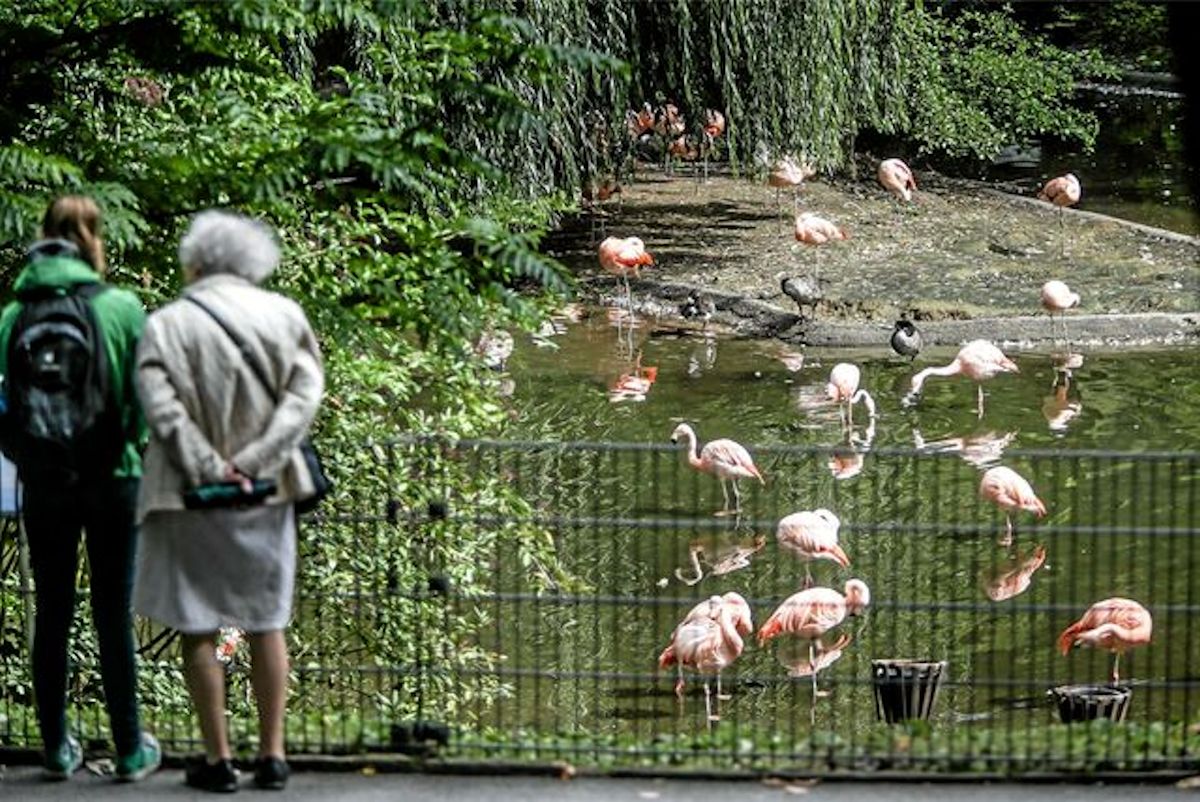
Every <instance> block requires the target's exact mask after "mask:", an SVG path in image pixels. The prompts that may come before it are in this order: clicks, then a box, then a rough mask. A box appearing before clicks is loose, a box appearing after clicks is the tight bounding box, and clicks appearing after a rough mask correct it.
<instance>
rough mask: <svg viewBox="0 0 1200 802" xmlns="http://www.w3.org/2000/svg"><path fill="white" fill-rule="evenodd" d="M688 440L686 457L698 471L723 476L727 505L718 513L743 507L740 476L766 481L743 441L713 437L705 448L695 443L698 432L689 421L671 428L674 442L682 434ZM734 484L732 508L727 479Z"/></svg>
mask: <svg viewBox="0 0 1200 802" xmlns="http://www.w3.org/2000/svg"><path fill="white" fill-rule="evenodd" d="M681 437H682V438H683V439H684V440H685V441H686V442H687V460H688V464H689V465H691V466H692V467H693V468H695V469H696V470H698V471H703V472H705V473H711V474H712V475H713V476H715V477H717V478H718V479H720V480H721V493H722V494H723V495H724V496H725V507H724V508H723V509H722V510H721V511H720V512H718V513H717V515H729V514H731V513H739V512H741V511H742V494H741V493H740V492H738V486H737V483H738V479H757V480H758V481H759V482H761V483H762V484H764V485H765V484H766V480H764V479H763V477H762V474H761V473H759V472H758V468H756V467H755V465H754V459H753V458H751V456H750V452H749V451H747V450H746V449H745V448H744V447H743V446H742V445H741V444H740V443H735V442H734V441H733V440H727V439H724V438H722V439H720V440H710V441H709V442H707V443H705V444H704V448H703V449H702V450H698V449H697V447H696V432H695V431H693V430H692V427H691V426H688V425H687V424H686V423H681V424H679V425H678V426H676V427H675V431H673V432H671V442H672V443H678V442H679V439H680V438H681ZM726 482H729V483H730V484H732V485H733V499H734V504H736V505H737V506H736V507H735V508H734V509H732V510H731V509H729V491H728V490H727V489H726V487H725V483H726Z"/></svg>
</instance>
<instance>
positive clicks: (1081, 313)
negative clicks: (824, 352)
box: [551, 167, 1200, 349]
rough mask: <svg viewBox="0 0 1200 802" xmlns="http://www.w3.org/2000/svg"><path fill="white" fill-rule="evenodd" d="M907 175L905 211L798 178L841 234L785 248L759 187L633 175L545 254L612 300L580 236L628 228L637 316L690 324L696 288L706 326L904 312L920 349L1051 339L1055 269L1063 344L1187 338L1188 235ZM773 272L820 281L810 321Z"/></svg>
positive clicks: (850, 335)
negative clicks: (646, 262)
mask: <svg viewBox="0 0 1200 802" xmlns="http://www.w3.org/2000/svg"><path fill="white" fill-rule="evenodd" d="M683 169H684V170H686V169H688V167H684V168H683ZM918 183H919V190H918V196H917V198H918V200H917V202H916V203H915V204H911V205H907V206H901V205H899V204H898V203H896V202H895V201H893V200H892V199H891V196H890V195H887V194H886V193H885V192H884V191H883V190H882V189H881V188H880V187H878V185H876V184H875V183H874V181H873V180H871V181H867V180H865V178H864V179H862V180H852V179H823V180H819V181H813V182H810V183H808V184H806V185H805V186H804V187H803V189H802V190H801V192H800V205H799V208H800V209H801V210H807V211H814V212H817V213H819V214H822V215H824V216H827V217H829V218H830V219H832V220H834V221H835V222H837V223H838V224H839V225H843V226H845V227H846V228H847V229H849V231H850V233H851V238H850V240H848V241H846V242H841V243H834V244H831V245H827V246H821V247H817V248H814V247H807V246H802V245H798V244H796V243H795V242H794V239H793V238H792V236H791V230H790V224H789V222H788V218H789V216H790V209H789V208H788V207H790V206H791V204H790V203H789V202H787V201H786V200H785V201H784V202H783V204H782V206H781V207H777V206H776V205H775V196H774V191H773V190H770V189H768V188H767V187H766V186H764V185H763V184H762V183H759V182H754V181H752V180H750V179H746V178H734V177H731V176H716V177H713V178H711V179H710V180H709V181H708V182H707V183H703V184H701V183H700V182H698V181H696V180H695V179H694V178H693V177H692V176H691V175H690V174H687V173H680V174H677V175H675V176H673V177H667V176H664V175H662V173H661V172H657V173H649V174H647V173H644V172H643V173H641V174H640V175H639V180H638V181H637V182H636V183H634V184H632V185H630V186H627V187H626V189H625V191H624V192H623V193H622V195H623V196H624V197H623V198H621V200H620V202H619V204H618V203H611V202H610V203H608V204H605V205H604V206H603V207H602V208H600V209H598V210H597V213H596V216H595V219H594V220H593V219H592V218H591V217H590V216H589V215H587V214H586V213H585V214H584V215H582V216H581V217H580V218H579V219H578V220H577V221H574V224H573V225H569V226H566V227H564V229H563V230H562V231H560V232H559V233H558V235H557V236H556V237H555V241H554V242H553V243H552V247H551V250H552V252H553V253H554V254H555V255H556V256H557V257H558V258H560V259H561V260H562V261H563V262H564V263H566V264H567V265H568V266H570V267H571V268H572V269H573V270H574V271H575V272H576V274H577V276H578V279H579V288H580V292H581V295H582V296H583V299H584V300H587V301H591V302H595V303H600V304H605V305H613V304H615V303H617V302H618V294H617V293H616V283H615V281H614V279H613V278H612V277H611V276H608V275H607V274H603V273H601V272H600V271H599V269H598V266H597V264H596V261H595V250H594V249H595V245H594V244H593V242H592V240H593V239H596V240H598V239H599V238H600V237H602V236H605V235H613V236H639V237H641V238H642V239H643V240H644V241H645V242H646V247H647V249H648V250H649V251H650V252H651V253H653V254H654V255H655V258H656V260H657V264H656V265H655V266H654V267H653V268H650V269H648V270H646V271H645V272H644V273H643V275H642V279H641V280H638V281H634V282H632V286H633V292H634V305H635V309H636V310H637V311H638V313H639V314H641V315H644V316H648V317H651V318H655V319H658V320H659V321H660V323H661V324H664V325H671V326H677V327H682V328H692V327H698V326H699V323H698V321H695V320H686V319H684V318H683V316H682V314H681V307H683V306H684V302H685V301H686V300H687V298H688V297H689V296H693V297H704V298H707V299H710V300H711V301H712V305H713V307H715V312H714V313H713V315H712V318H711V321H710V322H709V324H708V325H709V326H710V327H717V328H719V329H720V330H723V331H726V332H728V333H731V334H733V335H735V336H744V337H755V338H778V339H780V340H782V341H786V342H789V343H793V344H803V345H814V346H829V347H842V346H844V347H861V346H868V345H877V344H879V343H881V342H883V343H886V341H887V337H888V334H889V333H890V331H891V326H892V322H893V321H894V320H895V319H896V318H897V317H899V316H900V314H902V313H903V314H905V315H907V316H908V317H910V318H911V319H913V320H915V321H916V322H917V325H918V326H919V327H920V329H921V332H922V335H923V337H924V339H925V343H926V345H928V346H938V345H956V344H959V343H962V342H965V341H967V340H971V339H976V338H980V337H983V338H987V339H992V340H995V341H996V342H997V343H998V344H1003V345H1004V346H1005V347H1009V348H1016V349H1024V348H1038V347H1043V346H1045V345H1047V344H1049V343H1053V335H1052V332H1051V327H1050V322H1049V318H1048V317H1047V315H1046V314H1045V313H1044V312H1043V311H1042V310H1041V307H1040V305H1039V300H1038V299H1039V292H1040V287H1041V284H1042V282H1044V281H1045V280H1047V279H1050V278H1060V279H1063V280H1066V281H1067V282H1068V283H1069V284H1071V286H1072V288H1074V289H1076V290H1077V291H1078V292H1079V293H1080V294H1081V295H1082V296H1083V302H1082V304H1081V307H1080V308H1079V309H1077V310H1072V312H1071V313H1070V314H1068V315H1067V318H1068V327H1069V328H1068V331H1069V334H1070V338H1071V341H1072V344H1073V345H1079V346H1083V347H1088V348H1133V347H1146V346H1158V345H1161V346H1175V347H1181V346H1191V345H1200V238H1197V237H1189V236H1187V235H1183V234H1178V233H1176V232H1172V231H1165V230H1161V229H1155V228H1151V227H1149V226H1145V225H1142V224H1139V223H1133V222H1129V221H1125V220H1119V219H1116V218H1112V217H1108V216H1106V215H1101V214H1097V213H1095V212H1090V211H1088V210H1087V209H1086V200H1085V202H1084V203H1083V204H1081V205H1082V206H1084V207H1085V208H1083V209H1081V210H1067V211H1066V212H1065V214H1064V215H1063V219H1062V222H1061V224H1060V222H1059V220H1058V217H1057V214H1056V212H1055V210H1054V209H1052V208H1050V207H1049V206H1048V205H1047V204H1044V203H1041V202H1039V201H1037V200H1035V199H1033V198H1027V197H1022V196H1016V195H1011V194H1007V193H1005V192H1002V191H1000V190H998V189H996V188H994V187H992V186H988V185H984V184H981V183H979V182H972V181H967V180H961V179H952V178H946V177H943V176H937V175H933V174H930V175H926V176H923V177H922V176H918ZM1085 192H1086V190H1085ZM1060 225H1061V228H1060ZM1060 231H1061V232H1062V233H1061V234H1060ZM1060 254H1061V255H1060ZM784 275H792V276H808V277H810V278H811V277H813V276H819V278H820V282H821V286H822V290H823V292H824V299H823V300H822V301H821V302H820V303H819V304H818V305H817V307H816V310H815V314H814V313H812V312H810V311H809V310H808V309H807V308H806V309H805V316H804V317H802V316H801V315H800V314H799V310H798V308H797V307H796V305H795V304H794V303H793V302H792V301H791V299H789V298H788V297H786V296H784V295H783V294H782V293H781V292H780V289H779V280H780V277H781V276H784Z"/></svg>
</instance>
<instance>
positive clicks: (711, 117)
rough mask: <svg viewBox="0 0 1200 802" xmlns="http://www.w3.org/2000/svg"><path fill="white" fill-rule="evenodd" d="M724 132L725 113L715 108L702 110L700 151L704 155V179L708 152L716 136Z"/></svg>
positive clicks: (706, 174)
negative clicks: (702, 127)
mask: <svg viewBox="0 0 1200 802" xmlns="http://www.w3.org/2000/svg"><path fill="white" fill-rule="evenodd" d="M724 133H725V115H724V114H722V113H721V112H719V111H717V110H716V109H705V110H704V143H703V145H702V146H701V151H702V153H703V155H704V180H705V181H707V180H708V153H709V151H711V150H712V149H713V145H714V144H715V142H716V139H717V137H719V136H721V135H722V134H724Z"/></svg>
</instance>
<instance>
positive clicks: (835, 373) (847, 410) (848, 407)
mask: <svg viewBox="0 0 1200 802" xmlns="http://www.w3.org/2000/svg"><path fill="white" fill-rule="evenodd" d="M861 380H862V372H861V371H860V370H859V369H858V365H852V364H850V363H849V362H839V363H838V364H836V365H834V366H833V370H832V371H830V373H829V383H828V384H826V385H825V394H826V395H827V396H828V397H829V400H831V401H834V402H836V403H842V404H845V407H844V408H843V409H842V424H843V425H844V426H853V425H854V405H855V404H857V403H859V402H860V401H861V402H863V403H864V404H866V407H867V415H868V416H869V417H870V418H871V419H872V420H874V418H875V399H874V398H872V397H871V394H870V393H868V392H867V391H866V390H860V389H859V387H858V385H859V382H860V381H861Z"/></svg>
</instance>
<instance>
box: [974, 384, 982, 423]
mask: <svg viewBox="0 0 1200 802" xmlns="http://www.w3.org/2000/svg"><path fill="white" fill-rule="evenodd" d="M975 387H976V389H977V390H978V391H979V392H978V398H979V402H978V404H977V405H976V407H977V409H978V410H979V418H980V420H982V419H983V385H982V384H977V385H975Z"/></svg>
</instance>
